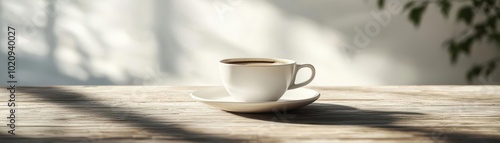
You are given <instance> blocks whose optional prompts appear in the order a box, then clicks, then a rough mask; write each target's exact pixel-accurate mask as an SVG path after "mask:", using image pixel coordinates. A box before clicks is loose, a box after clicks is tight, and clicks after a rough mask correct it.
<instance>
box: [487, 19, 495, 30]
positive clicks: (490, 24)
mask: <svg viewBox="0 0 500 143" xmlns="http://www.w3.org/2000/svg"><path fill="white" fill-rule="evenodd" d="M487 23H488V27H490V28H491V29H493V31H496V30H497V19H496V18H495V17H494V16H492V17H489V18H488V21H487Z"/></svg>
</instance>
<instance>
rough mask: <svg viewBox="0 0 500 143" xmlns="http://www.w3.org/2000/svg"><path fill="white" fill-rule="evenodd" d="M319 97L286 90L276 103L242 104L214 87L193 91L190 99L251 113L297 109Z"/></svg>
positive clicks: (304, 91) (312, 91) (224, 90)
mask: <svg viewBox="0 0 500 143" xmlns="http://www.w3.org/2000/svg"><path fill="white" fill-rule="evenodd" d="M319 95H320V94H319V92H317V91H314V90H311V89H304V88H298V89H293V90H288V91H287V92H286V93H285V94H284V95H283V96H282V97H281V98H280V99H279V100H278V101H269V102H242V101H235V100H234V99H233V98H231V96H230V95H229V93H227V91H226V89H224V87H214V88H208V89H202V90H198V91H195V92H193V93H191V98H193V99H194V100H196V101H199V102H202V103H205V104H207V105H210V106H213V107H216V108H219V109H222V110H225V111H229V112H240V113H253V112H273V110H274V111H276V110H278V111H279V110H283V109H285V110H292V109H297V108H300V107H304V106H306V105H309V104H311V103H313V102H314V101H316V100H317V99H318V98H319Z"/></svg>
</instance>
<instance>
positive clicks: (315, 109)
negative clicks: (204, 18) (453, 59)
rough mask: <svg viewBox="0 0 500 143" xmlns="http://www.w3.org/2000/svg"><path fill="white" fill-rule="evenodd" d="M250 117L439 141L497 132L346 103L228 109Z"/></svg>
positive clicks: (487, 137)
mask: <svg viewBox="0 0 500 143" xmlns="http://www.w3.org/2000/svg"><path fill="white" fill-rule="evenodd" d="M231 114H234V115H238V116H242V117H245V118H250V119H257V120H263V121H270V122H279V123H291V124H313V125H339V126H342V125H354V126H366V127H372V128H380V129H386V130H392V131H401V132H411V133H416V134H415V135H421V136H425V137H429V138H430V139H431V140H433V141H439V142H452V143H454V142H495V143H498V142H500V136H491V135H481V134H469V133H459V132H450V131H445V132H441V131H440V130H436V129H435V128H432V127H413V126H401V125H395V124H394V123H395V122H396V121H402V120H404V118H402V117H405V116H406V118H408V116H412V117H419V116H422V115H424V114H422V113H417V112H391V111H375V110H363V109H358V108H354V107H349V106H343V105H335V104H326V103H313V104H311V105H309V106H306V107H304V108H301V109H297V110H292V111H286V109H285V111H283V109H281V110H279V111H278V110H275V111H274V112H273V113H263V114H262V113H261V114H248V113H231Z"/></svg>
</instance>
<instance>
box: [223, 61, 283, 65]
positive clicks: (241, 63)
mask: <svg viewBox="0 0 500 143" xmlns="http://www.w3.org/2000/svg"><path fill="white" fill-rule="evenodd" d="M226 63H228V64H237V65H280V64H285V63H284V62H280V61H230V62H226Z"/></svg>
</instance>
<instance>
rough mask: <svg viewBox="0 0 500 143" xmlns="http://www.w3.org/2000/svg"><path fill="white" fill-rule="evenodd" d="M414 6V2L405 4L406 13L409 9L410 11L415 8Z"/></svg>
mask: <svg viewBox="0 0 500 143" xmlns="http://www.w3.org/2000/svg"><path fill="white" fill-rule="evenodd" d="M413 4H415V2H414V1H409V2H408V3H406V4H405V6H404V7H403V10H404V11H406V10H407V9H410V8H411V7H412V6H413Z"/></svg>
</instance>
